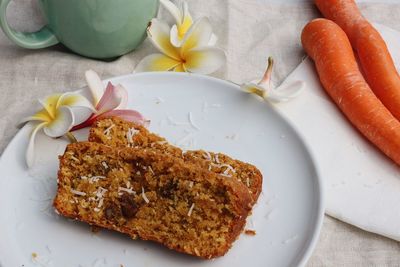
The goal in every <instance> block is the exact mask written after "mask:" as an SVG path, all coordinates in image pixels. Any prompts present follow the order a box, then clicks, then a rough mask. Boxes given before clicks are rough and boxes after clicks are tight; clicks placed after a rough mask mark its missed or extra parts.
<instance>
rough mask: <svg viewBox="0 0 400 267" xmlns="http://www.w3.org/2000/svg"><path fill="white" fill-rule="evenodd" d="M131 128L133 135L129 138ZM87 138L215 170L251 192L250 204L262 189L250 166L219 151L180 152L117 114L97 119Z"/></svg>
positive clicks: (258, 176) (255, 171)
mask: <svg viewBox="0 0 400 267" xmlns="http://www.w3.org/2000/svg"><path fill="white" fill-rule="evenodd" d="M132 130H133V131H134V135H133V136H131V137H129V135H130V133H128V132H129V131H131V132H132ZM89 141H91V142H97V143H102V144H105V145H108V146H114V147H127V146H128V147H142V148H153V149H157V150H159V151H162V152H163V153H167V154H169V155H172V156H175V157H178V158H182V159H184V160H185V161H186V162H191V163H193V164H195V165H198V166H201V167H202V168H206V169H208V170H211V171H213V172H215V173H218V174H222V175H224V176H227V177H228V178H232V179H234V180H236V181H239V182H241V183H243V184H244V185H245V186H246V187H247V188H248V190H249V191H250V193H251V195H252V205H254V204H255V202H256V201H257V199H258V197H259V195H260V193H261V189H262V174H261V172H260V171H259V170H258V169H257V168H256V167H255V166H253V165H251V164H248V163H245V162H242V161H239V160H235V159H232V158H230V157H229V156H227V155H224V154H221V153H212V152H207V151H203V150H195V151H186V152H183V151H182V150H181V149H180V148H178V147H175V146H172V145H170V144H169V143H168V142H167V141H166V140H165V139H164V138H162V137H160V136H158V135H156V134H153V133H151V132H149V131H148V130H147V129H146V128H145V127H143V126H140V125H137V124H135V123H132V122H128V121H125V120H122V119H120V118H118V117H110V118H105V119H101V120H98V121H97V122H96V123H95V124H94V125H93V127H92V128H91V129H90V133H89Z"/></svg>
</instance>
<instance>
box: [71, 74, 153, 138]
mask: <svg viewBox="0 0 400 267" xmlns="http://www.w3.org/2000/svg"><path fill="white" fill-rule="evenodd" d="M85 77H86V82H87V84H88V88H89V91H90V93H91V97H92V101H93V106H94V107H95V110H96V111H95V112H94V113H93V114H92V115H91V116H90V117H89V118H88V119H87V120H86V121H84V122H82V123H80V124H78V125H76V126H74V127H73V128H72V131H76V130H79V129H82V128H86V127H90V126H91V125H92V124H93V123H94V122H95V121H96V120H98V119H101V118H106V117H112V116H118V117H120V118H122V119H124V120H127V121H131V122H134V123H137V124H140V125H145V126H147V125H148V123H149V121H148V120H146V119H145V118H144V117H143V115H142V114H140V113H139V112H138V111H136V110H130V109H126V105H127V102H128V92H127V91H126V89H125V88H124V87H123V86H122V85H120V84H118V85H116V86H114V85H113V84H112V83H111V82H108V84H107V86H106V88H105V89H104V85H103V82H102V81H101V79H100V77H99V75H98V74H97V73H96V72H94V71H93V70H88V71H86V73H85Z"/></svg>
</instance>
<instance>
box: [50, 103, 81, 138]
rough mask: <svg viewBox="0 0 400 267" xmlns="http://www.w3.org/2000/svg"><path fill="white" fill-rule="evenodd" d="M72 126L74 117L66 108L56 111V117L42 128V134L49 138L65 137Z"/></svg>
mask: <svg viewBox="0 0 400 267" xmlns="http://www.w3.org/2000/svg"><path fill="white" fill-rule="evenodd" d="M72 126H74V115H73V113H72V110H71V109H70V108H69V107H67V106H62V107H60V108H58V109H57V113H56V117H55V118H54V120H52V121H51V122H50V123H47V124H46V125H45V127H44V129H43V130H44V133H45V134H46V135H48V136H50V137H60V136H63V135H65V134H66V133H68V132H69V130H71V128H72Z"/></svg>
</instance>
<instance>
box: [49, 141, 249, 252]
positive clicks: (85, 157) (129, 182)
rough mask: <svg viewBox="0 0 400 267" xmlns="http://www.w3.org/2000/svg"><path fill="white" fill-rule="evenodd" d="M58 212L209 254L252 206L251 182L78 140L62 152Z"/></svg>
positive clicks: (225, 244)
mask: <svg viewBox="0 0 400 267" xmlns="http://www.w3.org/2000/svg"><path fill="white" fill-rule="evenodd" d="M54 206H55V208H56V209H57V211H58V212H59V213H60V214H62V215H64V216H66V217H69V218H73V219H77V220H80V221H83V222H86V223H89V224H91V225H94V226H99V227H104V228H108V229H112V230H116V231H119V232H121V233H125V234H128V235H129V236H131V237H132V238H140V239H144V240H152V241H156V242H159V243H161V244H164V245H165V246H167V247H168V248H170V249H173V250H176V251H179V252H183V253H187V254H190V255H194V256H198V257H202V258H206V259H210V258H213V257H218V256H222V255H224V254H225V253H226V252H227V251H228V249H229V248H230V247H231V245H232V243H233V242H234V241H235V239H236V238H237V237H238V235H239V234H240V233H241V231H242V230H243V227H244V225H245V221H246V217H247V216H248V214H249V212H250V210H251V196H250V194H249V192H248V190H247V188H246V187H245V186H243V185H242V184H241V183H234V182H233V181H232V180H230V179H225V178H224V177H221V176H219V175H217V174H215V173H213V172H210V171H207V170H204V169H202V168H199V167H198V166H196V165H194V164H191V163H186V162H184V161H183V160H182V159H179V158H176V157H171V156H168V155H165V154H163V153H160V152H159V151H157V150H153V149H135V148H121V149H120V148H113V147H110V146H105V145H102V144H98V143H90V142H82V143H75V144H71V145H69V146H68V147H67V149H66V151H65V153H64V155H63V156H61V157H60V169H59V172H58V190H57V196H56V198H55V200H54Z"/></svg>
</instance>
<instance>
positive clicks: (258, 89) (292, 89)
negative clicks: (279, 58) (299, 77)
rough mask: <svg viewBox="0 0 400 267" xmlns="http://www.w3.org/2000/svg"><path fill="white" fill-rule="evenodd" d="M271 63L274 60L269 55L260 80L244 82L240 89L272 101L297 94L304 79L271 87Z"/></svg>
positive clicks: (303, 84) (281, 100)
mask: <svg viewBox="0 0 400 267" xmlns="http://www.w3.org/2000/svg"><path fill="white" fill-rule="evenodd" d="M273 65H274V61H273V59H272V58H271V57H269V58H268V67H267V70H266V71H265V74H264V77H263V78H262V79H261V81H259V82H250V83H245V84H243V85H241V89H242V90H243V91H245V92H248V93H252V94H255V95H258V96H260V97H262V98H263V99H264V100H270V101H272V102H285V101H289V100H291V99H293V98H295V97H296V96H298V95H299V94H300V92H301V91H302V90H303V88H304V87H305V82H304V81H294V82H292V83H289V84H286V83H284V84H282V85H281V86H279V87H277V88H273V86H272V85H271V75H272V68H273Z"/></svg>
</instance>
